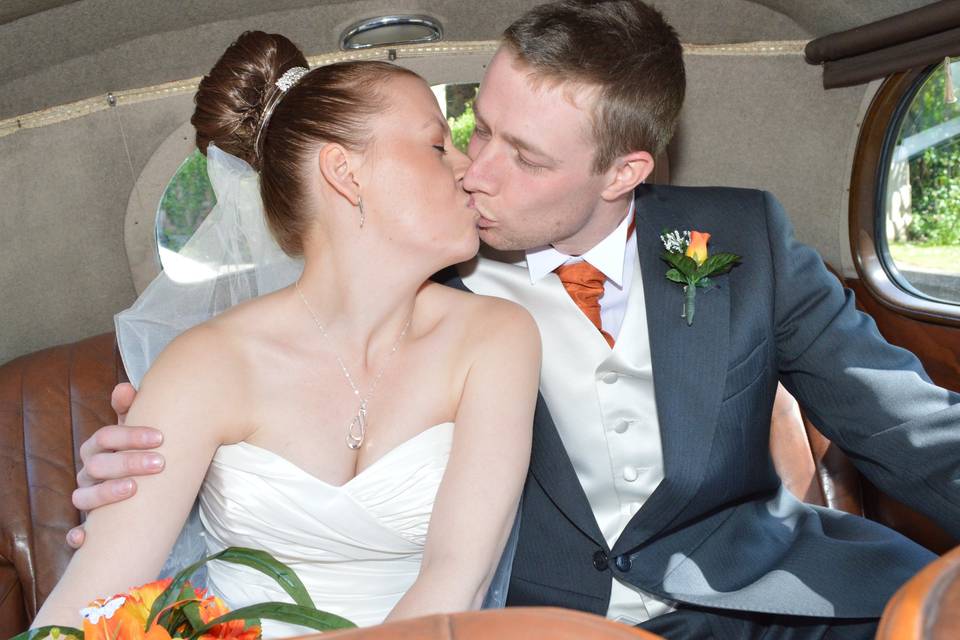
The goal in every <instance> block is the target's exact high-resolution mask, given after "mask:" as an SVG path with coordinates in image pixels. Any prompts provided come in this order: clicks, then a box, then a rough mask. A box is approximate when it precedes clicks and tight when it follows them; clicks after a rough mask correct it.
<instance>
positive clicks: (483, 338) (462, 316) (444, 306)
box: [426, 283, 540, 343]
mask: <svg viewBox="0 0 960 640" xmlns="http://www.w3.org/2000/svg"><path fill="white" fill-rule="evenodd" d="M426 286H427V287H429V288H430V290H429V293H430V294H431V296H432V297H431V300H430V302H431V307H432V308H433V309H434V310H435V313H436V314H437V315H438V317H439V318H440V319H441V320H442V322H443V323H444V324H446V325H450V326H451V327H453V328H456V329H459V331H462V332H464V333H465V334H466V336H465V337H466V338H467V339H468V340H469V341H470V342H474V343H477V342H481V343H487V342H490V341H500V342H503V340H504V339H507V340H508V341H512V340H514V339H517V340H529V341H536V342H537V343H539V339H540V333H539V331H538V329H537V325H536V323H535V322H534V320H533V317H532V316H531V315H530V312H529V311H527V310H526V309H525V308H523V307H522V306H521V305H519V304H517V303H516V302H512V301H510V300H506V299H504V298H496V297H493V296H484V295H479V294H475V293H471V292H469V291H464V290H462V289H456V288H453V287H448V286H446V285H442V284H437V283H429V284H428V285H426Z"/></svg>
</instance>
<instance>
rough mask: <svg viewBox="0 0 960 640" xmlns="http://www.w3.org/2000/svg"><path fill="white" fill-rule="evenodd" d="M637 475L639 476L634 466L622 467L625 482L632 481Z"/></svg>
mask: <svg viewBox="0 0 960 640" xmlns="http://www.w3.org/2000/svg"><path fill="white" fill-rule="evenodd" d="M639 476H640V474H639V473H637V468H636V467H624V468H623V479H624V480H626V481H627V482H633V481H634V480H636V479H637V478H638V477H639Z"/></svg>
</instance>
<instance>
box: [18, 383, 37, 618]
mask: <svg viewBox="0 0 960 640" xmlns="http://www.w3.org/2000/svg"><path fill="white" fill-rule="evenodd" d="M28 366H29V365H25V366H24V367H23V369H21V370H20V443H21V445H22V447H23V448H22V451H23V475H24V479H25V480H26V481H27V492H26V496H25V499H24V502H25V503H26V506H27V520H26V525H27V536H28V539H29V544H28V545H27V550H26V553H27V554H28V555H29V556H33V555H34V550H35V546H34V545H35V543H36V540H35V539H34V538H35V536H34V531H33V529H34V527H33V502H31V500H30V464H29V461H28V457H29V454H28V452H27V402H26V390H25V386H26V385H25V384H24V379H25V378H26V375H27V368H28ZM30 560H31V561H30V563H29V564H30V566H31V568H32V570H33V571H36V562H34V561H33V559H32V558H31V559H30ZM14 567H16V564H14ZM17 578H18V579H19V580H20V584H21V585H24V586H26V585H29V587H30V595H31V597H32V599H33V605H34V606H36V603H37V580H36V576H33V580H31V581H30V582H26V581H24V579H23V576H22V575H20V572H19V571H17ZM24 591H26V589H24ZM25 595H26V594H25ZM24 606H27V603H26V602H24ZM28 613H29V610H28ZM34 613H35V612H34ZM29 617H31V618H32V617H33V616H29Z"/></svg>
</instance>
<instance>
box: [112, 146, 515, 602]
mask: <svg viewBox="0 0 960 640" xmlns="http://www.w3.org/2000/svg"><path fill="white" fill-rule="evenodd" d="M207 173H208V175H209V177H210V183H211V184H212V186H213V190H214V193H215V195H216V199H217V202H216V205H215V206H214V208H213V209H212V210H211V211H210V213H209V214H208V215H207V217H206V219H205V220H204V221H203V223H201V225H200V226H199V227H198V229H197V231H196V232H195V233H194V234H193V236H192V237H191V238H190V239H189V240H188V241H187V243H186V244H185V245H184V247H183V248H182V249H181V250H180V252H179V258H178V259H177V262H178V264H171V265H167V267H166V268H165V270H164V271H162V272H161V273H160V275H158V276H157V277H156V278H155V279H154V280H153V282H151V283H150V285H149V286H147V288H146V289H145V290H144V292H143V293H142V294H141V295H140V297H139V298H138V299H137V301H136V302H135V303H134V304H133V306H132V307H130V308H129V309H127V310H125V311H121V312H120V313H118V314H117V315H116V316H115V318H114V323H115V325H116V332H117V344H118V346H119V349H120V355H121V358H122V360H123V364H124V367H125V368H126V371H127V376H128V377H129V379H130V381H131V383H133V385H134V386H135V387H137V388H139V387H140V383H141V382H142V380H143V376H144V374H145V373H146V372H147V369H149V368H150V365H151V364H153V362H154V360H156V358H157V356H159V355H160V352H161V351H163V349H164V348H165V347H166V346H167V345H168V344H170V342H172V341H173V340H174V338H176V337H177V336H178V335H180V334H181V333H183V332H184V331H187V330H188V329H190V328H191V327H194V326H196V325H199V324H201V323H203V322H205V321H206V320H209V319H210V318H212V317H214V316H216V315H218V314H219V313H221V312H223V311H225V310H227V309H229V308H230V307H232V306H234V305H236V304H239V303H241V302H243V301H244V300H248V299H250V298H254V297H256V296H259V295H264V294H267V293H270V292H272V291H276V290H278V289H282V288H283V287H286V286H289V285H291V284H293V283H294V281H295V280H296V279H297V278H299V277H300V274H301V272H302V271H303V262H302V261H301V260H298V259H293V258H290V257H289V256H288V255H286V254H285V253H284V252H283V250H281V249H280V246H279V245H278V244H277V242H276V240H275V239H274V238H273V236H272V234H271V233H270V230H269V229H268V227H267V223H266V217H265V216H264V209H263V201H262V200H261V197H260V185H259V175H258V174H257V172H256V171H254V170H253V168H252V167H251V166H250V165H249V164H247V163H246V162H244V161H243V160H241V159H240V158H237V157H235V156H233V155H231V154H228V153H226V152H225V151H223V150H221V149H219V148H217V147H216V146H214V145H212V144H211V145H210V146H209V147H208V148H207ZM519 524H520V518H519V512H518V515H517V518H516V521H515V522H514V526H513V529H512V531H511V535H510V539H509V541H508V542H507V545H506V549H505V551H504V554H503V557H502V558H501V560H500V563H499V566H498V568H497V570H496V572H495V575H494V577H493V580H492V581H491V584H490V587H489V590H488V593H487V596H486V598H485V600H484V603H483V606H484V608H500V607H503V606H504V604H505V603H506V595H507V586H508V584H509V581H510V573H511V566H512V564H513V556H514V553H515V550H516V544H517V535H518V530H519ZM205 554H206V545H205V542H204V531H203V525H202V524H201V522H200V518H199V516H198V514H197V506H196V505H194V508H193V510H192V511H191V514H190V517H189V518H188V520H187V523H186V524H185V525H184V528H183V530H182V531H181V532H180V536H179V538H178V539H177V541H176V543H175V545H174V547H173V549H172V551H171V552H170V556H169V557H168V558H167V561H166V564H165V565H164V567H163V569H162V571H161V574H160V575H161V577H169V576H172V575H174V574H176V573H177V571H179V570H180V569H183V568H184V567H186V566H188V565H190V564H192V563H194V562H196V561H197V560H199V559H200V558H202V557H203V556H204V555H205ZM192 581H193V583H194V585H195V586H205V584H204V583H205V581H206V575H205V571H204V570H203V569H202V568H201V570H200V571H199V572H198V573H197V574H196V575H195V576H194V578H193V579H192Z"/></svg>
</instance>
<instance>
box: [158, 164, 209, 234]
mask: <svg viewBox="0 0 960 640" xmlns="http://www.w3.org/2000/svg"><path fill="white" fill-rule="evenodd" d="M216 201H217V199H216V197H215V196H214V193H213V187H211V186H210V180H209V179H208V178H207V158H206V156H204V155H203V154H202V153H200V152H199V151H194V152H193V153H191V154H190V155H189V156H188V157H187V159H186V160H185V161H184V163H183V164H182V165H180V169H178V170H177V173H176V175H174V177H173V179H172V180H170V184H168V185H167V189H166V191H164V192H163V198H162V199H161V200H160V209H159V211H158V215H157V239H158V240H159V243H160V246H162V247H165V248H167V249H170V250H171V251H180V249H181V248H182V247H183V245H184V244H186V242H187V240H188V239H189V238H190V236H192V235H193V232H194V231H196V230H197V227H199V226H200V223H201V222H203V219H204V218H206V217H207V214H208V213H210V210H211V209H213V205H214V204H216Z"/></svg>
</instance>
